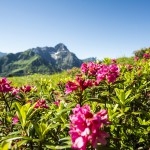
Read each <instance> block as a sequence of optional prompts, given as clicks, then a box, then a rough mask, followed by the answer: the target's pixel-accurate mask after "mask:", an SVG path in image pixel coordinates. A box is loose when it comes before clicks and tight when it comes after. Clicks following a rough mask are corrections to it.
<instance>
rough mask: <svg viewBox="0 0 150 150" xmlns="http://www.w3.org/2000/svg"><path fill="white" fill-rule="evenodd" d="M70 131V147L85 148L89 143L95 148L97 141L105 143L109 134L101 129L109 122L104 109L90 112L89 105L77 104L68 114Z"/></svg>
mask: <svg viewBox="0 0 150 150" xmlns="http://www.w3.org/2000/svg"><path fill="white" fill-rule="evenodd" d="M70 120H71V123H70V131H69V134H70V135H71V140H72V148H75V149H80V150H86V147H87V146H88V145H89V144H90V145H91V146H92V147H93V148H96V146H97V143H101V144H102V145H105V144H106V143H107V142H106V138H107V137H109V134H108V133H106V132H105V131H103V130H102V128H103V127H104V125H108V124H110V122H109V121H108V115H107V111H106V110H101V111H100V112H98V113H97V114H92V113H91V112H90V107H89V106H88V105H84V106H83V107H80V105H79V104H78V105H77V106H76V107H75V108H74V109H73V114H72V115H70Z"/></svg>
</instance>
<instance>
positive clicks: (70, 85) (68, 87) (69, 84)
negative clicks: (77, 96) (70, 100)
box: [65, 81, 78, 94]
mask: <svg viewBox="0 0 150 150" xmlns="http://www.w3.org/2000/svg"><path fill="white" fill-rule="evenodd" d="M77 89H78V86H77V84H76V83H74V82H71V81H68V82H67V84H66V91H65V93H66V94H69V93H71V92H73V91H75V90H77Z"/></svg>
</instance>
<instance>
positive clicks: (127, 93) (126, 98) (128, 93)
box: [125, 90, 132, 99]
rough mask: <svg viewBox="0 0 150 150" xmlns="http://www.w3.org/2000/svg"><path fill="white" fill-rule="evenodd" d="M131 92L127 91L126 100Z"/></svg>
mask: <svg viewBox="0 0 150 150" xmlns="http://www.w3.org/2000/svg"><path fill="white" fill-rule="evenodd" d="M131 92H132V90H128V91H127V92H126V93H125V99H127V98H128V97H129V95H130V94H131Z"/></svg>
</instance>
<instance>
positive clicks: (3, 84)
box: [0, 78, 12, 93]
mask: <svg viewBox="0 0 150 150" xmlns="http://www.w3.org/2000/svg"><path fill="white" fill-rule="evenodd" d="M10 84H11V82H8V80H7V79H6V78H2V79H1V80H0V92H4V93H7V92H10V91H12V87H11V86H10Z"/></svg>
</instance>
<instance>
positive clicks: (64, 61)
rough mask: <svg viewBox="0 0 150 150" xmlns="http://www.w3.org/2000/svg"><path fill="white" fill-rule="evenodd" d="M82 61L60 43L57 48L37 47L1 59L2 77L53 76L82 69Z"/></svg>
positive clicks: (0, 72) (0, 70)
mask: <svg viewBox="0 0 150 150" xmlns="http://www.w3.org/2000/svg"><path fill="white" fill-rule="evenodd" d="M81 64H82V60H80V59H78V58H77V57H76V55H75V54H74V53H72V52H70V51H69V50H68V49H67V47H66V46H65V45H64V44H62V43H60V44H57V45H56V46H55V47H37V48H32V49H28V50H26V51H24V52H19V53H16V54H13V53H9V54H7V55H5V56H3V57H1V58H0V76H14V75H26V74H31V73H43V74H51V73H55V72H60V71H62V70H65V69H71V68H72V67H80V66H81Z"/></svg>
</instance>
